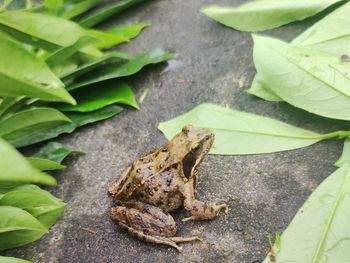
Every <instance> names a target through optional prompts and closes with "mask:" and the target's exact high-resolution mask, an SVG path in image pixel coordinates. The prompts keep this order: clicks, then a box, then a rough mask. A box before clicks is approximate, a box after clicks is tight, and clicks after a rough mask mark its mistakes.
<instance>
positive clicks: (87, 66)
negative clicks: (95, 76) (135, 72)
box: [60, 51, 132, 81]
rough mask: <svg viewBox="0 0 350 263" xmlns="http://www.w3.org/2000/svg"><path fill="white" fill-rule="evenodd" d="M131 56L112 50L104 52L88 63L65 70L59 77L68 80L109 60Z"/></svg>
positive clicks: (125, 58)
mask: <svg viewBox="0 0 350 263" xmlns="http://www.w3.org/2000/svg"><path fill="white" fill-rule="evenodd" d="M131 58H132V57H131V56H130V55H128V54H126V53H124V52H119V51H113V52H110V53H107V54H105V55H104V56H102V57H100V58H97V59H94V60H92V61H90V62H88V63H85V64H83V65H81V66H80V67H78V68H75V69H73V70H71V71H69V72H66V73H65V74H64V75H61V76H60V77H61V78H62V79H63V80H64V81H67V80H70V79H72V78H76V77H79V76H81V75H83V74H86V73H88V72H90V71H92V70H94V69H96V68H97V67H100V66H106V65H107V64H108V63H110V62H111V61H115V60H118V59H119V60H128V59H131Z"/></svg>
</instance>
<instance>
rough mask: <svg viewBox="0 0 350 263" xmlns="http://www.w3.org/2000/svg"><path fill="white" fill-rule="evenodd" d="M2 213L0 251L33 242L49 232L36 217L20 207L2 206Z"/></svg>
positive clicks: (0, 212) (0, 207)
mask: <svg viewBox="0 0 350 263" xmlns="http://www.w3.org/2000/svg"><path fill="white" fill-rule="evenodd" d="M0 214H1V217H0V251H2V250H5V249H8V248H13V247H19V246H22V245H25V244H28V243H31V242H33V241H35V240H37V239H39V238H41V237H42V236H43V235H44V234H45V233H46V232H47V228H45V227H44V226H43V225H42V224H41V223H40V222H39V221H38V220H37V219H36V218H35V217H33V216H32V215H31V214H29V213H28V212H26V211H24V210H22V209H20V208H17V207H12V206H0Z"/></svg>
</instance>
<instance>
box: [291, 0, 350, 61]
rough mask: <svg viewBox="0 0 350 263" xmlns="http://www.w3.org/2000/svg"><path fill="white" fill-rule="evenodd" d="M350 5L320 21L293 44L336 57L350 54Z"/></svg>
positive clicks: (340, 8) (345, 5)
mask: <svg viewBox="0 0 350 263" xmlns="http://www.w3.org/2000/svg"><path fill="white" fill-rule="evenodd" d="M349 12H350V3H346V4H344V5H343V6H341V7H339V8H338V9H336V10H335V11H333V12H332V13H330V14H329V15H328V16H326V17H325V18H323V19H321V20H319V21H318V22H317V23H315V24H314V25H313V26H311V27H309V28H308V29H307V30H306V31H305V32H303V33H302V34H300V35H299V36H298V37H296V38H295V39H294V40H293V41H292V42H291V43H292V44H293V45H297V46H300V47H310V48H313V49H317V50H320V51H325V52H328V53H332V54H334V55H336V56H339V57H340V56H341V55H343V54H349V45H350V27H349V24H350V16H349Z"/></svg>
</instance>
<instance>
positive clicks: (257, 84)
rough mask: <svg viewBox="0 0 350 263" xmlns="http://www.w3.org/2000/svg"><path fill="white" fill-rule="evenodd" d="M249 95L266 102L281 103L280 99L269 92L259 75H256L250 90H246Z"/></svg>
mask: <svg viewBox="0 0 350 263" xmlns="http://www.w3.org/2000/svg"><path fill="white" fill-rule="evenodd" d="M246 91H247V92H248V93H249V94H251V95H254V96H257V97H259V98H261V99H264V100H268V101H275V102H279V101H283V100H282V99H281V98H280V97H278V96H277V95H276V94H275V93H273V91H271V90H270V89H269V87H268V85H267V84H266V83H265V82H264V80H263V79H261V76H260V75H259V74H256V75H255V77H254V79H253V83H252V86H251V87H250V89H247V90H246Z"/></svg>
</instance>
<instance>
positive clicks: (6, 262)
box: [0, 256, 31, 263]
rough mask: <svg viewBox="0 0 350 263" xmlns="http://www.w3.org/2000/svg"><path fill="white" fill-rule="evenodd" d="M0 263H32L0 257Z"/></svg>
mask: <svg viewBox="0 0 350 263" xmlns="http://www.w3.org/2000/svg"><path fill="white" fill-rule="evenodd" d="M0 263H31V261H28V260H24V259H20V258H13V257H3V256H0Z"/></svg>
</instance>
